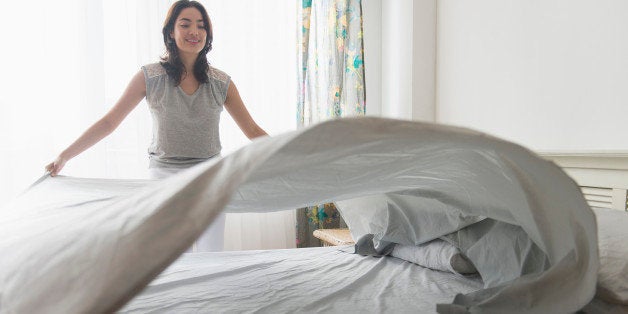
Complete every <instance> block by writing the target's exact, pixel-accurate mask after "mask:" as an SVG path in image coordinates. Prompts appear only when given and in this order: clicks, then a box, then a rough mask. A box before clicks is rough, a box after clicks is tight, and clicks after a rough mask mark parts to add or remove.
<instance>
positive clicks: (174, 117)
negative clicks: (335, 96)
mask: <svg viewBox="0 0 628 314" xmlns="http://www.w3.org/2000/svg"><path fill="white" fill-rule="evenodd" d="M162 33H163V37H164V43H165V45H166V54H165V56H164V57H162V61H161V62H159V63H153V64H148V65H145V66H143V67H142V69H141V70H140V71H139V72H137V74H135V76H133V78H132V79H131V82H130V83H129V85H128V86H127V88H126V90H125V91H124V93H123V94H122V96H121V97H120V99H119V100H118V102H117V103H116V104H115V105H114V106H113V108H112V109H111V110H110V111H109V112H108V113H107V114H105V116H103V117H102V118H101V119H100V120H98V121H97V122H96V123H94V124H93V125H92V126H91V127H90V128H88V129H87V131H85V133H83V135H81V136H80V137H79V138H78V139H77V140H76V141H74V143H72V144H71V145H70V146H69V147H68V148H66V149H65V150H64V151H63V152H61V154H59V156H58V157H57V158H56V159H55V160H54V161H53V162H52V163H50V164H48V165H46V170H47V171H49V172H50V174H51V176H56V175H57V174H58V173H59V171H61V169H63V167H64V165H65V164H66V163H67V162H68V161H69V160H70V159H72V158H73V157H75V156H77V155H79V154H80V153H82V152H83V151H85V150H86V149H88V148H89V147H91V146H92V145H94V144H96V143H98V142H99V141H100V140H101V139H103V138H104V137H106V136H107V135H109V134H111V132H113V130H115V129H116V128H117V127H118V125H120V123H121V122H122V121H123V120H124V118H125V117H126V116H127V115H128V114H129V113H130V112H131V111H132V110H133V109H134V108H135V107H136V106H137V105H138V104H139V103H140V101H141V100H142V99H143V98H144V97H146V100H147V102H148V105H149V108H150V111H151V114H152V117H153V140H152V143H151V145H150V147H149V149H148V153H149V158H150V163H149V172H150V175H151V177H152V178H155V179H160V178H164V177H166V176H168V175H171V174H174V173H176V172H178V171H180V170H182V169H186V168H189V167H192V166H194V165H196V164H198V163H200V162H203V161H206V160H208V159H210V158H213V157H216V156H218V155H219V154H220V150H221V145H220V138H219V133H218V130H219V125H218V124H219V121H220V112H221V111H222V108H223V107H224V108H226V109H227V112H229V114H230V115H231V116H232V117H233V119H234V120H235V122H236V123H237V125H238V126H239V127H240V129H241V130H242V132H244V134H245V135H246V136H247V137H248V138H249V139H253V138H256V137H259V136H264V135H267V134H266V132H265V131H264V130H263V129H262V128H260V127H259V126H258V125H257V123H255V121H254V120H253V118H252V117H251V115H250V114H249V112H248V110H247V109H246V107H245V106H244V103H243V102H242V99H241V98H240V95H239V93H238V90H237V88H236V86H235V84H233V82H231V80H230V78H229V76H228V75H227V74H225V73H224V72H222V71H220V70H218V69H216V68H213V67H211V66H209V64H208V62H207V56H206V55H207V53H208V52H209V51H210V50H211V48H212V40H213V35H212V28H211V22H210V20H209V16H208V15H207V11H206V10H205V8H204V7H203V6H202V5H201V4H200V3H198V2H196V1H189V0H180V1H177V2H175V3H174V4H173V5H172V6H171V7H170V10H169V11H168V15H167V16H166V20H165V22H164V27H163V29H162ZM224 219H225V218H224V214H222V215H221V216H220V217H217V218H216V220H215V222H214V223H213V224H212V225H211V226H210V228H209V229H208V231H207V232H206V233H205V234H204V235H203V236H201V238H200V239H199V241H197V243H196V244H195V247H196V248H195V250H196V251H208V250H211V251H221V250H222V248H223V238H224Z"/></svg>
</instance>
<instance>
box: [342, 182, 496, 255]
mask: <svg viewBox="0 0 628 314" xmlns="http://www.w3.org/2000/svg"><path fill="white" fill-rule="evenodd" d="M422 192H425V191H420V190H411V191H401V192H392V193H386V194H376V195H369V196H364V197H359V198H354V199H349V200H344V201H336V202H335V204H336V208H338V212H339V213H340V215H341V216H342V218H343V219H344V221H345V222H346V223H347V226H348V227H349V230H350V232H351V236H352V237H353V238H354V239H360V238H362V237H364V236H365V235H368V234H373V243H374V246H375V249H377V250H381V249H382V248H383V247H386V246H388V245H389V244H390V243H397V244H403V245H413V246H414V245H419V244H422V243H425V242H428V241H431V240H434V239H436V238H438V237H440V236H443V235H445V234H449V233H451V232H454V231H456V230H459V229H461V228H463V227H465V226H468V225H471V224H473V223H475V222H477V221H480V220H483V219H484V217H479V216H466V215H464V214H463V213H462V212H461V211H460V210H459V209H458V208H456V207H454V206H452V205H450V204H448V203H447V202H446V201H443V200H440V199H438V198H433V197H434V196H433V195H431V196H422V195H421V194H422ZM426 225H427V226H429V228H427V227H426Z"/></svg>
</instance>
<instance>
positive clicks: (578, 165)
mask: <svg viewBox="0 0 628 314" xmlns="http://www.w3.org/2000/svg"><path fill="white" fill-rule="evenodd" d="M540 155H541V156H542V157H544V158H546V159H548V160H551V161H553V162H554V163H556V164H557V165H558V166H560V167H561V168H563V170H565V172H566V173H567V174H568V175H569V176H571V177H572V178H573V179H574V180H575V181H576V182H577V183H578V185H579V186H580V188H581V189H582V194H583V195H584V197H585V199H586V200H587V201H588V202H589V205H590V206H592V207H604V208H612V209H618V210H623V211H628V192H627V191H628V152H626V153H624V152H617V153H540Z"/></svg>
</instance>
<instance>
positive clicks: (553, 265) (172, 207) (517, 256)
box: [0, 118, 626, 313]
mask: <svg viewBox="0 0 628 314" xmlns="http://www.w3.org/2000/svg"><path fill="white" fill-rule="evenodd" d="M328 201H336V202H337V203H338V204H340V207H344V209H342V211H343V217H345V216H347V217H354V218H349V220H350V221H352V223H351V224H352V226H351V225H350V227H352V233H354V232H362V233H363V234H362V235H361V237H360V239H366V240H364V241H358V244H360V246H356V247H328V248H314V249H299V250H277V251H254V252H224V253H198V254H194V253H191V254H183V255H181V254H182V253H183V252H184V251H185V249H186V248H187V246H189V245H190V244H191V243H192V242H193V241H194V240H195V239H196V237H198V236H199V235H200V233H201V232H202V231H203V230H204V228H205V227H206V226H207V225H208V224H209V223H211V221H212V219H213V217H214V216H215V215H216V214H217V213H219V212H220V211H230V212H248V211H253V210H254V211H274V210H283V209H290V208H297V207H301V206H306V205H309V204H316V203H319V202H328ZM343 202H344V203H343ZM0 213H1V214H2V216H0V256H3V258H2V259H1V260H0V284H1V285H0V289H1V290H0V312H29V313H33V312H50V313H54V312H62V313H67V312H112V311H122V312H150V311H157V312H159V311H165V312H175V311H176V312H180V311H181V312H198V311H201V312H205V311H212V312H213V311H231V310H233V311H250V312H256V311H257V312H292V311H305V312H319V311H331V312H339V311H351V312H356V311H367V312H381V311H401V312H417V311H421V312H423V311H425V312H435V311H438V312H443V313H445V312H478V311H479V312H500V313H503V312H513V313H515V312H526V313H529V312H538V313H543V312H545V313H547V312H555V313H561V312H565V313H567V312H575V311H578V310H580V309H583V308H584V309H585V310H587V311H591V312H595V311H602V312H604V311H611V312H612V311H622V310H624V309H625V308H623V307H622V305H620V304H619V303H621V302H622V299H621V298H622V297H623V296H624V293H625V292H626V291H624V290H622V289H624V288H625V285H624V283H625V282H624V281H622V280H621V278H625V275H626V274H625V272H626V268H625V261H624V263H622V258H621V256H620V258H619V259H618V260H617V259H613V258H615V257H614V256H607V257H609V258H611V259H612V260H613V261H615V263H612V264H613V265H614V266H615V268H614V270H611V271H614V273H612V274H611V275H612V276H610V285H609V286H605V288H608V289H609V291H608V292H609V293H607V294H604V298H605V299H602V298H594V295H595V293H596V290H597V291H599V290H600V289H599V288H596V285H597V284H598V270H599V269H600V262H601V261H602V262H603V260H601V259H600V258H599V256H601V257H604V256H605V255H603V254H600V255H599V256H598V233H597V231H598V230H597V225H596V220H595V219H596V218H595V214H594V212H593V211H592V210H591V208H590V207H589V205H587V203H586V200H585V198H584V197H583V196H582V193H581V192H580V188H579V187H578V185H577V184H576V183H575V181H574V180H572V179H571V178H570V177H568V176H567V175H566V174H565V172H564V171H562V170H561V169H560V168H559V167H558V166H556V165H555V164H554V163H553V162H549V161H547V160H544V159H542V158H539V157H538V156H537V155H536V154H534V153H532V152H530V151H528V150H527V149H525V148H523V147H520V146H518V145H515V144H512V143H509V142H506V141H503V140H500V139H497V138H494V137H491V136H488V135H486V134H482V133H479V132H475V131H472V130H468V129H462V128H453V127H448V126H442V125H435V124H425V123H418V122H409V121H395V120H389V119H378V118H359V119H358V118H355V119H339V120H334V121H329V122H325V123H321V124H319V125H316V126H313V127H311V128H307V129H304V130H299V131H297V132H293V133H289V134H286V135H283V136H278V137H274V138H266V139H261V140H259V141H255V142H254V143H252V144H251V145H249V146H247V147H245V148H243V149H241V150H239V151H237V152H235V153H233V154H231V155H228V156H225V157H224V158H221V159H219V160H213V161H211V162H208V163H205V164H202V165H199V166H198V167H195V168H192V169H190V170H189V171H185V172H183V173H181V174H179V175H176V176H174V177H172V178H169V179H167V180H163V181H158V182H153V181H142V180H103V179H86V178H70V177H56V178H48V177H44V178H42V180H41V181H40V182H36V184H34V185H33V186H32V187H31V188H30V189H28V190H27V191H26V192H25V193H24V194H23V195H21V196H20V197H18V198H17V199H16V200H14V201H13V202H11V203H9V204H8V205H6V206H5V207H3V208H2V210H1V212H0ZM612 213H613V214H617V213H620V212H619V211H617V212H612ZM620 214H622V215H623V213H620ZM382 215H383V216H382ZM384 216H385V217H387V218H386V219H383V217H384ZM622 217H623V216H622ZM399 221H401V222H400V223H399ZM608 221H610V222H611V223H615V224H619V226H620V227H619V228H614V229H613V232H617V233H616V234H615V233H613V234H611V235H610V239H611V240H614V241H615V242H617V239H619V240H621V239H622V237H624V236H625V233H623V234H622V233H621V231H622V230H623V228H621V226H622V223H621V221H620V220H618V219H609V220H608ZM348 223H349V222H348ZM391 226H395V228H391ZM615 229H617V230H615ZM600 230H602V229H601V228H600ZM603 230H607V229H606V228H605V229H603ZM602 238H604V237H602V236H600V239H602ZM436 240H442V241H444V242H447V243H449V244H450V245H454V244H455V245H454V246H455V247H456V248H457V249H459V251H460V252H462V253H464V255H465V256H466V258H468V259H469V260H470V262H472V264H473V265H474V266H475V268H476V269H477V272H478V274H477V275H473V274H465V275H462V274H459V273H455V272H448V271H437V270H432V269H431V268H426V267H422V266H419V265H417V264H415V263H410V262H408V261H405V260H403V259H400V258H397V257H391V256H388V255H391V254H392V255H394V254H393V253H394V252H395V249H394V248H396V247H401V246H404V247H413V246H417V247H418V246H421V245H424V244H426V243H431V242H432V241H436ZM611 242H613V241H611ZM615 242H613V243H615ZM391 245H392V247H394V248H393V249H392V253H391V252H390V250H389V249H390V248H391ZM604 245H606V244H604ZM599 247H600V248H602V247H603V246H602V245H599ZM357 248H360V253H361V254H354V253H353V252H352V250H356V249H357ZM608 252H610V253H615V250H614V247H613V248H611V249H610V250H607V251H606V252H605V253H604V254H606V253H608ZM619 254H624V253H622V252H619ZM487 256H491V258H487ZM622 267H623V268H622ZM622 276H623V277H622ZM618 278H619V281H617V280H615V279H618ZM614 298H619V301H617V300H616V299H614ZM609 300H610V301H613V302H615V304H613V303H612V302H609Z"/></svg>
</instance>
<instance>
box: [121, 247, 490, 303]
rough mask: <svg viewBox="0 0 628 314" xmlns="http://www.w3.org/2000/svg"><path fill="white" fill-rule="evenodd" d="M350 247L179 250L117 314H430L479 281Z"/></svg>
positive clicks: (477, 286) (476, 285) (478, 286)
mask: <svg viewBox="0 0 628 314" xmlns="http://www.w3.org/2000/svg"><path fill="white" fill-rule="evenodd" d="M352 250H353V247H352V246H345V247H321V248H307V249H285V250H268V251H236V252H220V253H186V254H183V256H182V257H181V258H180V259H179V260H178V261H177V262H175V263H174V264H173V265H171V266H170V267H169V268H168V269H166V270H165V271H164V272H163V273H162V274H161V275H159V277H157V278H156V279H155V280H154V281H153V282H152V283H151V284H150V285H148V286H147V288H146V289H145V290H144V291H143V292H142V293H141V294H140V295H138V296H137V297H136V298H135V299H133V300H132V301H131V302H130V303H128V304H127V305H126V306H125V307H124V308H122V309H121V310H120V312H122V313H153V312H170V313H192V312H194V313H226V312H231V313H233V312H237V313H247V312H248V313H252V312H261V313H295V312H333V313H340V312H366V313H436V305H435V304H437V303H451V301H452V300H453V298H454V296H455V295H456V293H468V292H472V291H476V290H478V289H481V288H482V281H481V279H480V278H479V277H478V276H471V277H464V276H461V275H456V274H453V273H449V272H441V271H435V270H430V269H428V268H424V267H421V266H418V265H416V264H412V263H409V262H406V261H403V260H401V259H398V258H394V257H371V256H361V255H357V254H352V253H351V252H352Z"/></svg>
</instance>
